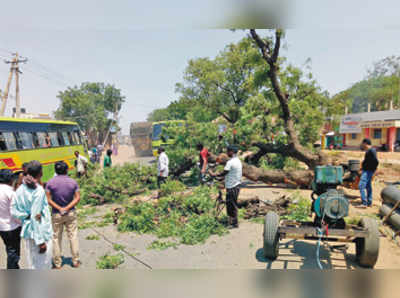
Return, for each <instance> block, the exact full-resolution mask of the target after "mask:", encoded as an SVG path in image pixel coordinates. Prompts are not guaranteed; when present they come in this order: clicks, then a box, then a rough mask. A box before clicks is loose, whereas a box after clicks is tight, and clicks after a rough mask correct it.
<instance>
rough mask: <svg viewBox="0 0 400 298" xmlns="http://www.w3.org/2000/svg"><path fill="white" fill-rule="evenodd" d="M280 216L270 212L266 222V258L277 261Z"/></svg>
mask: <svg viewBox="0 0 400 298" xmlns="http://www.w3.org/2000/svg"><path fill="white" fill-rule="evenodd" d="M278 228H279V215H278V214H276V213H275V212H272V211H271V212H268V213H267V215H266V216H265V222H264V257H266V258H267V259H270V260H275V259H276V258H277V257H278V254H279V233H278Z"/></svg>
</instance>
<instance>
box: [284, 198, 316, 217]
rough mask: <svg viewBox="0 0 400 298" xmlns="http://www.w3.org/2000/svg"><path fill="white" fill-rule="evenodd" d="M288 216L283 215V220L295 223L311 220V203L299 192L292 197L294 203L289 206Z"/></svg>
mask: <svg viewBox="0 0 400 298" xmlns="http://www.w3.org/2000/svg"><path fill="white" fill-rule="evenodd" d="M288 212H289V213H288V214H286V215H283V216H282V219H286V220H295V221H309V220H311V201H310V200H309V199H306V198H304V197H303V196H301V194H300V192H299V191H296V192H295V193H294V194H293V195H292V203H291V204H290V205H289V208H288Z"/></svg>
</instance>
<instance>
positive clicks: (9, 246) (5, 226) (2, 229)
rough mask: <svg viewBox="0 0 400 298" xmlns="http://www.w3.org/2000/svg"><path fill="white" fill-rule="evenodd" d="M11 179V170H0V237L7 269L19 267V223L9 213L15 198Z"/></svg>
mask: <svg viewBox="0 0 400 298" xmlns="http://www.w3.org/2000/svg"><path fill="white" fill-rule="evenodd" d="M12 181H13V173H12V171H11V170H8V169H6V170H0V237H1V239H3V242H4V245H5V246H6V252H7V269H19V264H18V263H19V259H20V251H21V249H20V247H21V223H20V221H19V220H17V219H15V218H14V217H13V216H12V215H11V203H12V201H14V200H15V199H16V194H15V192H14V189H13V188H12V187H11V185H12Z"/></svg>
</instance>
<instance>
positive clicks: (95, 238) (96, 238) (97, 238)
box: [85, 234, 100, 240]
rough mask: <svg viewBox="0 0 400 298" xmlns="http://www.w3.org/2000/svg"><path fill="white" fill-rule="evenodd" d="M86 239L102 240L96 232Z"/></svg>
mask: <svg viewBox="0 0 400 298" xmlns="http://www.w3.org/2000/svg"><path fill="white" fill-rule="evenodd" d="M85 239H86V240H100V237H99V236H98V235H96V234H92V235H88V236H86V238H85Z"/></svg>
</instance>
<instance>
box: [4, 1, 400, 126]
mask: <svg viewBox="0 0 400 298" xmlns="http://www.w3.org/2000/svg"><path fill="white" fill-rule="evenodd" d="M22 2H25V5H21V3H22ZM154 2H157V4H158V5H155V3H154ZM223 2H224V3H225V4H226V2H227V0H224V1H221V3H223ZM232 2H233V3H236V4H237V5H236V6H232V5H231V6H230V8H232V7H238V6H240V3H241V2H243V1H240V0H235V1H232V0H231V1H230V2H229V3H231V4H232ZM299 2H303V1H296V2H295V3H297V4H294V5H293V6H290V7H289V8H288V9H287V10H286V12H285V13H282V12H281V11H280V12H279V16H281V17H282V20H283V21H282V23H285V24H287V26H290V27H292V28H294V29H289V30H288V31H287V32H288V33H287V36H286V42H287V44H288V49H287V50H285V51H284V53H283V54H284V55H286V56H288V58H289V61H290V62H291V63H293V64H295V65H297V66H301V65H303V64H304V62H305V61H306V60H307V58H311V60H312V63H311V65H312V70H313V73H314V75H315V77H316V78H317V80H318V82H319V83H320V85H321V86H322V88H323V89H325V90H328V91H329V92H330V93H331V94H334V93H336V92H338V91H341V90H343V89H346V88H348V87H349V86H351V85H352V84H353V83H355V82H357V81H359V80H361V79H362V78H363V77H364V76H365V73H366V69H367V67H369V66H370V65H371V64H372V63H373V62H374V61H376V60H378V59H380V58H383V57H386V56H389V55H400V53H399V51H400V38H399V36H400V34H399V33H400V26H399V23H400V21H399V18H398V13H399V8H400V5H399V4H395V3H396V2H395V1H379V2H378V1H369V0H364V1H363V2H362V3H363V5H359V3H357V2H358V1H352V2H351V4H348V3H347V4H346V2H345V1H335V2H334V3H331V4H325V5H321V4H320V3H319V2H316V1H313V0H312V1H311V0H310V1H304V2H305V4H304V5H299ZM38 3H40V5H39V4H38ZM117 3H118V5H117ZM166 3H168V4H166ZM184 3H186V4H184ZM188 3H190V2H189V1H186V2H185V1H178V0H170V1H153V2H151V3H150V2H149V3H148V4H146V3H141V2H140V1H125V0H123V1H102V0H97V1H94V0H86V1H84V2H83V1H76V0H70V1H65V2H63V3H59V2H58V1H47V0H46V1H18V6H16V5H15V4H5V3H4V4H3V7H2V11H3V13H4V11H12V10H13V9H18V11H19V13H18V18H15V17H14V16H12V14H11V13H10V14H3V15H2V18H1V19H0V25H1V27H0V28H1V29H0V57H1V58H7V57H10V52H12V51H18V52H19V53H20V55H22V56H24V57H28V59H29V61H28V63H27V64H26V65H23V66H22V67H21V69H22V71H23V72H24V73H23V75H22V76H21V100H22V106H23V107H26V108H27V110H28V112H35V113H38V112H43V113H51V112H53V111H54V110H55V109H56V108H57V106H58V104H59V101H58V99H57V98H56V95H57V93H58V91H60V90H63V89H65V88H67V87H68V86H72V85H76V84H80V83H81V82H86V81H92V82H106V83H111V84H114V85H115V86H116V87H117V88H120V89H121V90H122V93H123V94H124V95H125V96H126V103H125V105H124V106H123V111H122V118H121V125H122V127H123V131H124V133H128V127H129V123H130V122H132V121H141V120H145V118H146V116H147V114H148V113H149V112H151V111H152V110H153V109H154V108H160V107H165V106H166V105H168V103H169V102H170V101H172V100H174V99H176V98H177V95H176V94H175V93H174V86H175V83H177V82H179V81H181V80H182V74H183V71H184V69H185V66H186V65H187V61H188V60H189V59H191V58H196V57H207V56H208V57H213V56H215V55H216V54H217V53H218V52H219V51H220V50H222V49H223V48H224V47H225V45H227V44H228V43H231V42H236V41H238V40H240V39H241V38H243V37H244V36H245V34H246V33H247V32H245V31H235V32H231V31H229V30H227V29H219V30H215V29H205V28H204V27H205V26H206V25H205V24H206V22H207V21H208V22H210V23H209V24H207V25H209V26H207V27H216V26H217V27H218V24H219V22H220V21H221V24H222V23H224V22H225V24H226V23H227V22H228V25H229V18H228V17H227V15H229V16H230V15H233V14H234V12H232V9H230V10H229V9H226V10H224V13H225V14H223V15H221V14H220V13H219V10H218V9H220V8H221V7H223V5H221V4H218V6H215V4H214V6H212V5H211V4H210V3H208V1H205V2H204V3H203V4H202V5H200V6H199V5H198V4H196V6H194V5H193V4H188ZM150 4H151V5H150ZM183 4H184V5H183ZM256 4H257V3H256ZM392 4H393V5H395V6H393V5H392ZM327 5H328V6H327ZM4 6H5V7H4ZM21 7H22V8H21ZM154 7H157V8H156V9H155V8H154ZM213 8H214V9H213ZM194 12H195V13H194ZM228 12H229V13H228ZM204 15H207V18H205V17H204ZM284 17H285V18H284ZM168 20H169V21H171V20H172V21H171V22H167V21H168ZM227 20H228V21H227ZM371 20H373V21H371ZM212 24H215V25H212ZM228 25H227V27H230V26H228ZM8 70H9V65H6V64H5V63H2V62H1V61H0V89H4V87H5V85H6V81H7V76H8ZM14 88H15V87H14V86H13V87H12V90H11V94H12V95H15V91H14ZM14 104H15V102H14V100H13V99H12V98H11V99H10V101H9V105H8V108H9V109H8V113H10V108H11V106H13V105H14Z"/></svg>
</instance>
